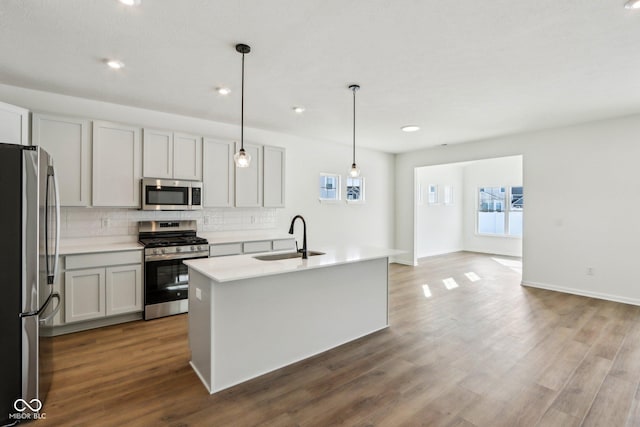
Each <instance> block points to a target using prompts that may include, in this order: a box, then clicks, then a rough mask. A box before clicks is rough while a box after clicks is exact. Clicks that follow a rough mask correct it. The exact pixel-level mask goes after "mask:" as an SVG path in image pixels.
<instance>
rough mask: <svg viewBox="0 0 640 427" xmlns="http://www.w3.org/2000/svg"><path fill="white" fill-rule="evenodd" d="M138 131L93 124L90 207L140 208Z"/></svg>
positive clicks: (96, 122) (140, 164)
mask: <svg viewBox="0 0 640 427" xmlns="http://www.w3.org/2000/svg"><path fill="white" fill-rule="evenodd" d="M140 134H141V129H140V128H139V127H135V126H129V125H124V124H119V123H109V122H102V121H94V122H93V206H114V207H131V208H136V207H140V179H141V178H142V173H141V172H142V142H141V137H140Z"/></svg>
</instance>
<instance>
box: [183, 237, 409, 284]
mask: <svg viewBox="0 0 640 427" xmlns="http://www.w3.org/2000/svg"><path fill="white" fill-rule="evenodd" d="M312 250H314V251H319V252H324V255H315V256H310V257H309V258H308V259H305V260H303V259H302V258H289V259H282V260H273V261H261V260H258V259H255V258H254V256H256V255H259V254H247V255H235V256H226V257H215V258H200V259H191V260H184V264H186V265H187V266H189V268H193V269H194V270H196V271H197V272H199V273H201V274H203V275H204V276H206V277H208V278H209V279H211V280H215V281H216V282H231V281H234V280H242V279H250V278H253V277H261V276H272V275H275V274H283V273H291V272H295V271H303V270H310V269H314V268H323V267H330V266H335V265H339V264H348V263H353V262H360V261H366V260H371V259H378V258H386V257H390V256H393V255H398V254H401V253H403V251H400V250H397V249H386V248H373V247H362V246H346V247H339V248H338V247H315V246H314V247H313V248H312ZM284 252H290V251H284ZM276 253H283V252H269V253H268V254H269V255H273V254H276Z"/></svg>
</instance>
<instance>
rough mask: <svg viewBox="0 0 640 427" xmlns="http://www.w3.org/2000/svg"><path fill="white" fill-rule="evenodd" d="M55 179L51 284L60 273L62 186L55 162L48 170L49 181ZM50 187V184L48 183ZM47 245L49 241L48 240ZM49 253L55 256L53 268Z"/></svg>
mask: <svg viewBox="0 0 640 427" xmlns="http://www.w3.org/2000/svg"><path fill="white" fill-rule="evenodd" d="M49 180H52V181H53V193H54V206H53V208H54V210H55V227H56V235H55V243H54V250H53V251H54V252H53V254H47V283H48V284H49V285H53V283H54V282H55V279H56V277H57V275H58V265H59V259H60V188H59V187H58V175H57V174H56V169H55V166H53V164H51V165H49V167H48V170H47V181H49ZM47 187H48V184H47ZM46 209H47V211H48V210H49V191H48V189H47V208H46ZM46 227H47V229H48V228H49V221H48V220H47V221H46ZM46 234H47V239H48V235H49V231H48V230H47V233H46ZM46 244H47V247H48V245H49V243H48V242H47V243H46ZM49 255H52V256H53V269H50V268H49Z"/></svg>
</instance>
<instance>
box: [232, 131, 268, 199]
mask: <svg viewBox="0 0 640 427" xmlns="http://www.w3.org/2000/svg"><path fill="white" fill-rule="evenodd" d="M238 150H240V143H239V142H238V143H236V151H238ZM244 150H245V151H246V152H247V153H248V154H249V155H251V164H250V165H249V167H248V168H237V167H235V165H234V169H235V173H236V206H237V207H243V208H257V207H261V206H262V146H260V145H253V144H246V143H245V144H244Z"/></svg>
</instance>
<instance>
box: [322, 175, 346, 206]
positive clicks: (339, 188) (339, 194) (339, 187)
mask: <svg viewBox="0 0 640 427" xmlns="http://www.w3.org/2000/svg"><path fill="white" fill-rule="evenodd" d="M323 176H331V177H335V178H336V179H337V181H338V182H337V183H336V198H335V199H328V198H324V197H322V196H321V194H322V193H321V188H322V187H320V178H322V177H323ZM317 182H318V201H320V203H340V202H341V201H342V176H341V175H340V174H337V173H329V172H320V175H319V178H318V181H317Z"/></svg>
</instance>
